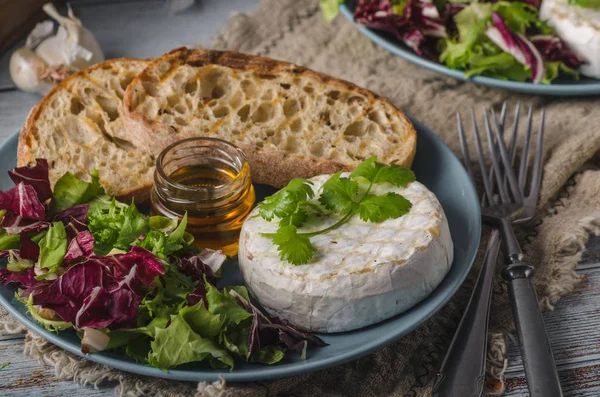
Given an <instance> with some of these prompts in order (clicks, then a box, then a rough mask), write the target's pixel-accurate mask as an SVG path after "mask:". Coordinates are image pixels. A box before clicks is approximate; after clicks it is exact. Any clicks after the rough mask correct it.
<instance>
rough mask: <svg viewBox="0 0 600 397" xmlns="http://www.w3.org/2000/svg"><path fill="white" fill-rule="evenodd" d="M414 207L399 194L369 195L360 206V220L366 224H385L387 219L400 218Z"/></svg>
mask: <svg viewBox="0 0 600 397" xmlns="http://www.w3.org/2000/svg"><path fill="white" fill-rule="evenodd" d="M411 207H412V204H411V203H410V201H408V200H407V199H405V198H404V197H402V196H401V195H399V194H397V193H392V192H389V193H386V194H384V195H383V196H373V195H369V196H368V197H366V198H365V199H364V200H362V201H361V202H360V204H359V206H358V210H359V215H360V219H362V220H363V221H365V222H383V221H385V220H386V219H390V218H392V219H394V218H399V217H401V216H402V215H404V214H406V213H408V211H410V209H411Z"/></svg>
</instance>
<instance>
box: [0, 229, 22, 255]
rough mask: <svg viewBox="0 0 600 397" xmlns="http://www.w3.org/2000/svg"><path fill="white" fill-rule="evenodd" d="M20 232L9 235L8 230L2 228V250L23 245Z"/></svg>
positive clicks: (0, 245) (0, 235)
mask: <svg viewBox="0 0 600 397" xmlns="http://www.w3.org/2000/svg"><path fill="white" fill-rule="evenodd" d="M20 241H21V240H20V236H19V235H18V234H14V235H9V234H8V233H6V230H4V229H0V251H4V250H12V249H18V248H19V247H20V246H21V242H20Z"/></svg>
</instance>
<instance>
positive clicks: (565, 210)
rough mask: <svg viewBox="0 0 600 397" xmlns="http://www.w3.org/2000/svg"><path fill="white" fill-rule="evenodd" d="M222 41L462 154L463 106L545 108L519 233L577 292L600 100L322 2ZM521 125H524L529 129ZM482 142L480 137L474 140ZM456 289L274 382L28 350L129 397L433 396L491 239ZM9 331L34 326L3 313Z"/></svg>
mask: <svg viewBox="0 0 600 397" xmlns="http://www.w3.org/2000/svg"><path fill="white" fill-rule="evenodd" d="M214 46H215V48H218V49H228V50H234V51H240V52H245V53H249V54H255V55H262V56H268V57H272V58H275V59H280V60H285V61H289V62H294V63H298V64H300V65H303V66H306V67H309V68H312V69H315V70H317V71H320V72H323V73H327V74H330V75H332V76H335V77H339V78H342V79H345V80H348V81H351V82H353V83H355V84H357V85H360V86H363V87H366V88H368V89H370V90H372V91H374V92H375V93H377V94H379V95H382V96H384V97H386V98H388V99H390V101H391V102H392V103H394V104H395V105H396V106H397V107H399V108H400V109H403V110H405V111H406V112H408V113H409V114H411V115H412V116H414V117H416V118H417V119H419V120H421V121H423V122H424V123H425V124H426V125H427V126H428V127H429V128H430V129H431V130H433V131H434V132H435V133H437V134H438V135H439V136H440V137H442V138H443V139H444V141H445V142H446V143H447V144H448V145H449V146H450V147H451V148H452V150H454V151H455V152H458V139H457V136H456V127H455V125H456V123H455V113H456V112H457V111H460V112H461V113H464V114H466V112H468V111H469V110H470V109H471V108H472V107H476V108H479V109H480V108H481V106H484V105H485V106H488V107H495V108H496V109H498V108H499V106H500V105H501V103H502V102H503V101H508V102H509V104H510V105H511V106H514V105H515V103H516V102H517V101H520V102H521V105H522V108H523V107H524V106H527V105H530V104H531V105H533V106H534V107H535V108H538V109H539V108H540V107H542V106H544V107H545V108H546V141H545V147H544V148H545V150H544V152H545V156H544V157H545V158H544V160H545V166H544V178H543V182H542V191H541V199H540V202H539V211H538V216H537V218H536V219H535V220H534V221H532V222H529V223H528V226H524V227H522V228H520V229H519V231H518V232H517V235H518V237H519V239H520V241H521V242H522V245H523V248H524V251H525V255H526V257H527V259H528V260H529V261H530V262H531V263H533V264H535V265H537V266H536V277H535V283H536V288H537V291H538V295H539V297H540V304H541V306H542V307H543V308H544V309H552V305H553V304H554V303H555V302H556V301H557V300H558V299H559V298H560V297H561V296H562V295H564V294H567V293H569V292H572V291H573V290H574V289H575V288H576V287H577V286H578V284H580V283H581V282H583V281H584V280H583V278H582V277H581V276H578V275H577V274H576V273H575V272H574V270H573V269H574V267H575V265H576V264H577V262H578V261H579V259H580V257H581V252H582V251H583V250H584V247H585V244H586V243H587V240H588V237H589V235H590V234H596V235H599V234H600V167H599V161H598V158H594V156H595V155H596V154H597V153H598V151H599V150H600V128H599V126H600V111H599V110H600V98H599V97H580V98H552V97H542V96H531V95H521V94H516V93H512V92H509V91H504V90H498V89H491V88H486V87H480V86H477V85H474V84H471V83H465V82H461V81H457V80H454V79H451V78H446V77H444V76H441V75H438V74H435V73H433V72H429V71H427V70H424V69H422V68H419V67H417V66H414V65H412V64H410V63H408V62H406V61H404V60H402V59H400V58H398V57H396V56H394V55H391V54H389V53H388V52H386V51H385V50H383V49H381V48H378V47H376V46H375V45H373V44H371V43H370V42H369V41H368V40H367V39H366V38H364V37H363V36H362V35H360V34H359V33H358V32H357V31H356V29H355V28H354V27H353V26H351V25H350V23H348V22H347V21H345V20H344V19H343V18H341V17H338V18H337V19H336V20H334V21H333V22H332V23H330V24H326V23H325V22H323V21H322V16H321V14H320V12H319V7H318V1H317V0H310V1H298V0H264V1H263V2H262V4H261V5H260V6H259V8H258V9H257V10H256V11H255V12H254V14H252V15H236V16H234V17H233V18H232V20H231V21H230V22H229V24H228V25H227V27H226V29H225V30H224V31H223V32H222V33H221V34H220V35H219V36H218V37H217V38H216V40H215V44H214ZM523 130H524V129H523V128H521V132H523ZM470 145H471V149H472V150H474V149H473V146H472V142H470ZM487 235H488V231H487V230H484V234H483V237H482V244H481V249H480V252H479V258H478V261H477V262H476V266H475V267H474V268H473V270H472V272H471V274H470V276H469V278H468V280H467V281H466V282H465V284H464V285H463V286H462V288H461V289H460V290H459V292H458V293H457V294H456V296H455V297H454V298H453V299H452V300H451V301H450V302H449V303H448V304H447V305H446V306H445V307H444V308H443V309H442V310H441V311H440V312H439V313H438V314H437V315H436V316H434V317H433V318H431V319H430V320H428V321H427V322H426V323H425V324H423V325H422V326H421V327H419V328H418V329H417V330H416V331H414V332H413V333H411V334H410V335H408V336H406V337H404V338H402V339H401V340H400V341H398V342H396V343H393V344H391V345H389V346H387V347H384V348H382V349H381V350H379V351H377V352H375V353H373V354H370V355H368V356H366V357H364V358H361V359H359V360H356V361H353V362H351V363H348V364H344V365H341V366H337V367H334V368H331V369H327V370H323V371H320V372H316V373H312V374H305V375H300V376H295V377H291V378H286V379H280V380H276V381H271V382H260V383H249V384H227V383H226V382H222V381H221V382H214V383H204V382H202V383H200V384H198V385H195V384H191V383H184V382H173V381H165V380H160V379H152V378H144V377H139V376H135V375H132V374H128V373H124V372H121V371H118V370H115V369H111V368H108V367H105V366H102V365H99V364H95V363H92V362H90V361H88V360H85V359H82V358H78V357H75V356H73V355H71V354H69V353H67V352H65V351H63V350H61V349H59V348H57V347H56V346H54V345H52V344H50V343H48V342H46V341H44V340H43V339H41V338H39V337H38V336H36V335H35V334H33V333H31V332H28V334H27V337H26V342H25V353H26V354H27V355H29V356H31V357H36V358H38V359H39V360H40V361H41V362H43V363H45V364H47V365H50V366H52V367H54V368H55V370H56V376H57V377H59V378H61V379H69V380H72V381H74V382H78V383H81V384H94V385H100V384H103V383H105V382H114V383H115V384H116V389H115V393H116V394H117V395H121V396H137V395H146V396H190V395H194V394H195V395H196V396H198V397H200V396H252V397H254V396H266V395H269V396H270V395H286V396H317V395H318V396H377V397H379V396H387V395H390V396H419V397H420V396H429V395H431V387H432V383H433V380H434V379H435V373H436V370H437V368H438V367H439V364H440V361H441V358H442V357H443V353H444V352H445V350H446V348H447V347H448V344H449V343H450V340H451V338H452V334H453V332H454V330H455V329H456V326H457V324H458V321H459V320H460V316H461V314H462V310H463V309H464V306H465V304H466V302H467V300H468V298H469V295H470V292H471V289H472V285H473V282H474V280H475V278H476V276H477V271H478V265H479V263H480V260H481V256H482V255H483V249H485V247H486V244H487ZM509 307H510V305H509V303H508V299H507V295H506V288H505V284H504V283H503V282H502V281H501V278H500V277H497V283H496V286H495V288H494V296H493V303H492V315H491V319H490V337H489V353H488V382H487V391H486V393H487V394H488V395H501V394H502V392H503V391H504V383H503V380H502V377H503V372H504V370H505V368H506V362H507V361H506V352H507V343H508V340H509V338H508V336H509V335H510V334H511V333H512V331H513V320H512V316H511V313H510V309H509ZM1 328H3V329H4V330H3V332H13V333H14V332H22V331H23V330H24V328H22V326H20V325H19V324H18V323H16V322H15V321H14V320H12V319H11V318H10V317H9V316H7V315H6V313H5V312H2V313H0V329H1Z"/></svg>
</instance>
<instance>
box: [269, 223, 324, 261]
mask: <svg viewBox="0 0 600 397" xmlns="http://www.w3.org/2000/svg"><path fill="white" fill-rule="evenodd" d="M273 243H274V244H275V245H277V249H278V250H279V257H280V258H281V260H284V261H287V262H290V263H292V264H294V265H302V264H304V263H307V262H308V261H309V260H310V258H311V257H312V256H313V255H314V254H315V252H316V251H317V249H316V248H315V247H314V246H313V245H312V243H311V242H310V239H309V238H308V236H306V235H304V234H298V230H297V228H296V226H294V225H289V226H283V227H280V228H279V229H278V230H277V234H276V235H275V236H274V237H273Z"/></svg>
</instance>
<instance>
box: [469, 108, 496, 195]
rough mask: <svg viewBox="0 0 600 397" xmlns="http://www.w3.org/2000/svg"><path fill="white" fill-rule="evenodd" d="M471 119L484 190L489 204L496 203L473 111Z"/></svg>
mask: <svg viewBox="0 0 600 397" xmlns="http://www.w3.org/2000/svg"><path fill="white" fill-rule="evenodd" d="M471 119H472V120H473V136H474V138H475V149H477V157H478V158H479V167H480V169H481V175H482V177H483V188H484V189H485V194H486V196H487V200H488V203H490V204H491V203H493V202H494V192H493V191H492V190H491V188H490V183H489V181H488V179H487V178H486V176H487V170H486V167H485V160H484V158H483V148H482V147H481V138H480V137H479V130H478V129H477V122H476V121H475V112H474V111H473V109H471Z"/></svg>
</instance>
